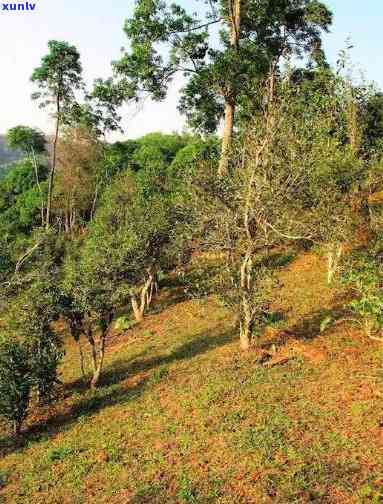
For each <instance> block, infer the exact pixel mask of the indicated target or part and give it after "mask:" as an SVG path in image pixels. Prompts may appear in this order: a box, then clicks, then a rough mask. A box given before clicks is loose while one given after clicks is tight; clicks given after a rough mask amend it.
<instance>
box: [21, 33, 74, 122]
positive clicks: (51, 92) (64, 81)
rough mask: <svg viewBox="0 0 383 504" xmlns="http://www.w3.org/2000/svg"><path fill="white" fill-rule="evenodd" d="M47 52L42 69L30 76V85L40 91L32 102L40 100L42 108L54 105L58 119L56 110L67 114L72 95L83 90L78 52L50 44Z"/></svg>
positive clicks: (69, 46)
mask: <svg viewBox="0 0 383 504" xmlns="http://www.w3.org/2000/svg"><path fill="white" fill-rule="evenodd" d="M48 49H49V52H48V54H47V55H45V56H44V57H43V58H42V60H41V65H40V66H39V67H37V68H35V70H34V71H33V73H32V77H31V81H32V82H33V83H35V84H36V85H37V87H38V88H39V89H40V91H37V92H35V93H33V95H32V99H34V100H39V101H40V107H42V108H45V107H47V106H51V105H53V104H54V105H55V107H56V113H58V115H59V116H60V117H58V118H59V119H60V118H61V116H62V114H60V111H59V110H58V108H60V106H61V107H63V108H64V110H63V111H62V112H63V113H65V112H68V109H69V108H70V105H71V104H72V103H73V102H74V101H75V91H76V90H78V89H80V88H81V87H82V79H81V73H82V66H81V63H80V55H79V53H78V51H77V49H76V48H75V47H74V46H71V45H70V44H68V43H67V42H62V41H57V40H50V41H49V42H48ZM57 107H58V108H57Z"/></svg>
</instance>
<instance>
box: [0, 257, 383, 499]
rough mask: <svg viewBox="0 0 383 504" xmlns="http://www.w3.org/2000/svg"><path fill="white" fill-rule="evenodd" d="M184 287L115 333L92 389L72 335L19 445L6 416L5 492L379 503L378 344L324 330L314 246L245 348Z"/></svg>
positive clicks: (327, 294)
mask: <svg viewBox="0 0 383 504" xmlns="http://www.w3.org/2000/svg"><path fill="white" fill-rule="evenodd" d="M178 294H179V293H178V292H176V291H174V289H168V290H166V289H165V291H163V292H162V294H161V297H160V299H159V301H158V303H157V305H156V307H155V309H154V311H153V313H152V314H151V315H150V316H149V317H148V318H147V319H146V320H145V321H144V322H143V323H142V324H140V325H139V326H134V327H133V328H131V329H129V330H128V331H126V332H125V333H118V332H115V333H114V334H112V335H111V338H110V342H109V348H108V361H107V363H106V371H105V375H104V379H103V383H102V386H101V387H100V389H99V390H98V391H97V392H96V393H91V392H84V390H83V388H84V387H83V384H82V382H81V379H80V375H79V372H78V368H79V366H78V355H77V349H76V347H75V346H74V344H73V343H72V341H70V340H69V339H68V341H67V355H66V359H65V364H64V367H63V369H62V378H63V382H64V386H63V390H62V400H61V401H60V402H59V403H58V405H57V406H55V407H54V408H46V409H43V410H39V411H38V413H36V415H35V418H32V419H31V421H30V425H29V426H27V432H26V434H25V438H24V440H23V442H20V443H19V444H18V445H15V442H14V441H13V440H12V439H10V438H8V437H7V435H6V431H5V430H4V431H3V438H2V440H1V449H2V452H3V457H2V459H1V461H0V484H1V486H2V489H1V493H0V495H1V498H2V500H3V502H9V503H24V502H28V503H45V504H48V503H60V504H61V503H88V502H89V503H90V502H92V503H94V502H97V503H116V504H117V503H118V504H120V503H146V502H147V503H168V502H169V503H173V502H174V503H208V502H217V503H227V504H229V503H230V504H232V503H233V502H235V503H246V504H247V503H261V502H265V503H268V502H270V503H271V502H273V503H274V502H280V503H287V502H302V503H304V502H321V503H354V502H355V503H359V502H381V498H382V496H383V479H382V474H383V472H382V470H383V418H382V406H383V399H382V381H383V373H382V370H381V362H382V357H383V349H382V347H381V346H380V344H379V343H377V342H370V341H368V340H366V339H365V337H364V336H363V335H362V334H360V333H358V332H357V331H356V329H355V328H354V327H352V326H349V325H347V324H335V325H332V326H331V325H329V327H328V328H327V329H326V327H325V326H324V324H323V321H324V320H326V319H329V318H330V317H331V316H334V317H335V316H336V314H337V313H338V311H339V295H338V294H337V293H334V292H333V291H331V290H330V289H329V288H327V287H326V285H325V270H324V261H323V259H322V258H321V257H320V256H317V255H314V254H306V255H303V256H300V257H299V258H297V259H295V260H293V261H292V262H290V264H289V265H287V266H285V267H284V268H283V270H282V271H281V274H280V288H279V300H278V302H276V305H275V313H276V316H275V317H274V318H273V320H270V327H269V328H268V330H267V331H266V333H265V335H264V336H263V337H262V342H261V347H262V348H261V350H259V351H253V352H250V353H249V354H248V355H245V356H244V355H242V354H241V353H240V352H239V351H238V341H237V337H236V334H237V331H236V329H235V327H234V323H233V317H232V316H231V315H230V314H229V313H228V312H227V311H226V310H225V309H224V308H223V307H221V306H220V305H219V304H218V303H217V302H216V301H215V300H214V299H209V300H207V301H204V302H201V301H190V300H182V299H180V297H179V295H178ZM321 329H322V332H321Z"/></svg>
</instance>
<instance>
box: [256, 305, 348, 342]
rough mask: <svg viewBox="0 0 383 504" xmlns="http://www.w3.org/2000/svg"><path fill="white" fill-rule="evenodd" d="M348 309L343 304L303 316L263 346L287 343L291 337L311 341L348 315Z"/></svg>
mask: <svg viewBox="0 0 383 504" xmlns="http://www.w3.org/2000/svg"><path fill="white" fill-rule="evenodd" d="M348 313H349V312H348V310H347V309H345V308H344V306H343V305H338V306H334V307H333V308H331V309H320V310H316V311H314V312H312V313H310V314H309V315H307V316H305V317H303V318H302V319H301V320H299V321H298V322H297V323H296V324H294V325H292V326H289V327H287V328H286V329H283V330H281V331H280V332H279V333H278V334H277V335H276V336H275V337H274V338H272V339H270V340H268V341H267V342H265V343H263V344H262V345H261V346H262V348H268V347H270V346H272V345H276V346H282V345H285V344H286V343H287V342H288V340H289V339H291V338H294V339H300V340H306V341H310V340H313V339H315V338H317V337H318V336H320V335H321V334H323V333H324V331H325V330H326V329H330V328H331V327H332V326H333V323H334V322H337V321H339V320H341V319H342V318H344V317H346V316H347V315H348Z"/></svg>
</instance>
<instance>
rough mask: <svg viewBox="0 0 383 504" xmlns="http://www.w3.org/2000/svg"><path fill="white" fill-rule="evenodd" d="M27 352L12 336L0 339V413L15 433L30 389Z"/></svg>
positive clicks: (25, 413)
mask: <svg viewBox="0 0 383 504" xmlns="http://www.w3.org/2000/svg"><path fill="white" fill-rule="evenodd" d="M31 385H32V383H31V369H30V365H29V359H28V353H27V352H26V349H25V348H24V346H23V345H22V344H20V343H19V342H18V341H17V340H14V339H12V338H5V337H2V338H1V340H0V414H1V416H3V417H4V418H5V419H6V420H7V421H8V422H10V423H11V425H12V427H13V429H14V431H15V433H16V434H18V433H19V432H20V428H21V425H22V423H23V421H24V420H25V418H26V416H27V412H28V405H29V397H30V390H31Z"/></svg>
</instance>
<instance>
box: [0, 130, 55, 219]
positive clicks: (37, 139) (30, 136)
mask: <svg viewBox="0 0 383 504" xmlns="http://www.w3.org/2000/svg"><path fill="white" fill-rule="evenodd" d="M7 143H8V145H9V147H10V148H11V149H13V150H20V151H21V152H23V153H24V154H26V155H27V156H28V158H29V159H30V161H31V163H32V164H33V168H34V171H35V177H36V185H37V187H38V189H39V192H40V195H41V194H42V189H41V185H40V179H41V176H40V173H39V163H38V161H37V157H36V156H37V155H39V154H43V153H44V152H45V147H46V139H45V136H44V134H43V133H42V132H41V131H38V130H35V129H33V128H30V127H28V126H15V127H14V128H12V129H10V130H9V131H8V132H7ZM41 224H42V225H44V206H43V205H42V206H41Z"/></svg>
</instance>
